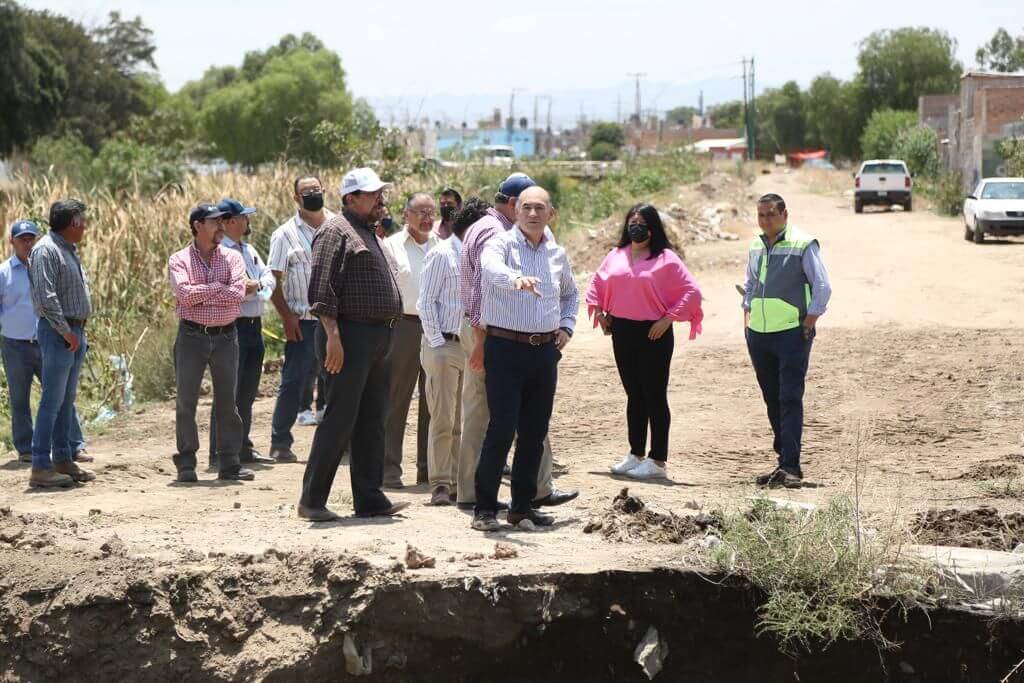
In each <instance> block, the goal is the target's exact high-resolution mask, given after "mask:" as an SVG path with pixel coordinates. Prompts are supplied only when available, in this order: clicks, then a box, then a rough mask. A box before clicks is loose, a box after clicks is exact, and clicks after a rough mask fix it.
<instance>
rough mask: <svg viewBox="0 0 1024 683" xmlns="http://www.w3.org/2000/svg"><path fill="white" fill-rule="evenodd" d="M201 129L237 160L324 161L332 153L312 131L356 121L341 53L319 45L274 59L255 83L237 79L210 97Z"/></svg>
mask: <svg viewBox="0 0 1024 683" xmlns="http://www.w3.org/2000/svg"><path fill="white" fill-rule="evenodd" d="M200 119H201V121H202V127H203V130H204V131H205V133H206V136H207V137H208V138H209V139H210V141H211V142H213V144H214V147H215V148H216V151H217V152H218V153H220V154H221V155H222V156H223V157H224V158H225V159H227V160H228V161H230V162H233V163H242V164H246V165H250V166H252V165H256V164H259V163H262V162H265V161H270V160H273V159H275V158H279V157H281V156H285V157H291V158H296V159H302V160H305V161H310V162H321V161H323V160H324V159H325V158H329V156H330V155H329V153H328V152H327V150H325V149H324V148H323V146H322V145H319V144H317V142H316V140H315V139H314V136H313V135H312V132H313V130H314V129H315V128H316V126H317V125H318V124H319V123H320V122H321V121H329V122H332V123H336V124H338V125H340V126H342V127H348V126H351V125H352V97H351V95H350V94H349V93H348V91H347V90H346V88H345V72H344V70H343V69H342V68H341V60H340V59H339V58H338V55H337V54H335V53H333V52H331V51H329V50H326V49H321V50H318V51H316V52H309V51H306V50H296V51H293V52H290V53H288V54H284V55H281V56H278V57H274V58H273V59H271V60H270V61H269V62H267V63H266V64H265V65H264V66H263V68H262V71H261V72H260V75H259V76H258V77H257V78H256V79H255V80H252V81H247V80H237V81H235V82H234V83H232V84H231V85H229V86H227V87H226V88H222V89H220V90H216V91H214V92H213V93H212V94H210V95H209V96H207V97H206V99H205V103H204V104H203V109H202V111H201V113H200Z"/></svg>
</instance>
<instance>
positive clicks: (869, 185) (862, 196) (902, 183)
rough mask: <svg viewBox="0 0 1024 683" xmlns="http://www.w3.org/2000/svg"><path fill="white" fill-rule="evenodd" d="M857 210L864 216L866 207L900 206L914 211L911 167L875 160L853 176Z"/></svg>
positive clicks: (861, 167)
mask: <svg viewBox="0 0 1024 683" xmlns="http://www.w3.org/2000/svg"><path fill="white" fill-rule="evenodd" d="M853 178H854V189H853V210H854V211H855V212H857V213H862V212H863V211H864V207H865V206H872V205H874V206H886V207H889V206H892V205H894V204H899V205H900V206H902V207H903V210H904V211H912V210H913V208H914V204H913V195H912V192H913V184H914V183H913V181H911V179H910V171H909V170H907V165H906V164H905V163H903V161H901V160H900V159H871V160H869V161H865V162H864V163H862V164H861V165H860V168H859V169H858V170H857V172H856V173H854V174H853Z"/></svg>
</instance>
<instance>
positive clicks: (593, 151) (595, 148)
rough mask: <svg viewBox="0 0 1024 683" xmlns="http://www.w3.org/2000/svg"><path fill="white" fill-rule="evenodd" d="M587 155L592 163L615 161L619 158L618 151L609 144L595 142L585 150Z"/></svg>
mask: <svg viewBox="0 0 1024 683" xmlns="http://www.w3.org/2000/svg"><path fill="white" fill-rule="evenodd" d="M587 155H588V156H589V157H590V158H591V159H593V160H594V161H615V160H616V159H618V158H619V150H618V148H617V147H615V146H614V145H612V144H611V143H609V142H595V143H594V144H592V145H591V146H590V149H588V150H587Z"/></svg>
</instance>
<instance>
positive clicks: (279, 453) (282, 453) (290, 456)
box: [254, 448, 299, 462]
mask: <svg viewBox="0 0 1024 683" xmlns="http://www.w3.org/2000/svg"><path fill="white" fill-rule="evenodd" d="M254 452H255V451H254ZM270 457H271V458H272V459H273V461H274V462H298V461H299V456H297V455H295V454H294V453H292V449H290V448H271V449H270Z"/></svg>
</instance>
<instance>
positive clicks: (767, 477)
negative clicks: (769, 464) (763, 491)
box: [754, 467, 782, 486]
mask: <svg viewBox="0 0 1024 683" xmlns="http://www.w3.org/2000/svg"><path fill="white" fill-rule="evenodd" d="M780 471H782V468H781V467H776V468H775V469H774V470H772V471H771V472H768V473H767V474H761V475H759V476H758V477H757V478H756V479H754V482H755V483H756V484H757V485H758V486H768V485H769V484H770V483H772V480H774V479H775V478H776V477H778V476H779V472H780Z"/></svg>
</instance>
